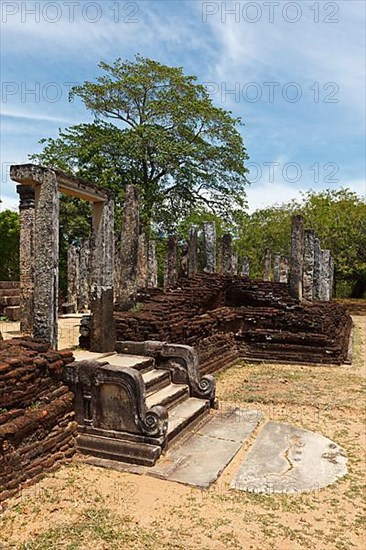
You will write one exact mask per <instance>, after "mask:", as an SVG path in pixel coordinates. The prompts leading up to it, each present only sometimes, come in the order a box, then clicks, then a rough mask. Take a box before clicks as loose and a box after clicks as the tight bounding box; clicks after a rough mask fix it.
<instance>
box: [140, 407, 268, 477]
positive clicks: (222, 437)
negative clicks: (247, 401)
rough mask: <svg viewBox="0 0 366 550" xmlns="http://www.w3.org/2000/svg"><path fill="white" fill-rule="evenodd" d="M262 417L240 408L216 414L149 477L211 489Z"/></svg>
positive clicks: (162, 460)
mask: <svg viewBox="0 0 366 550" xmlns="http://www.w3.org/2000/svg"><path fill="white" fill-rule="evenodd" d="M261 417H262V413H261V412H260V411H255V410H252V411H248V410H243V409H239V408H235V409H232V410H228V411H226V412H220V411H218V412H216V413H214V414H213V416H212V418H211V419H210V420H209V421H208V422H207V423H206V424H205V425H204V426H202V427H201V428H198V429H197V430H196V431H193V432H192V433H191V434H190V435H189V436H188V438H187V439H184V441H183V442H182V443H181V444H180V445H177V446H176V447H173V448H172V449H171V450H168V452H167V454H166V455H165V456H163V457H162V458H160V460H159V461H158V462H157V463H156V464H155V466H153V467H152V468H149V469H148V470H147V472H146V473H147V474H148V475H152V476H155V477H159V478H161V479H167V480H169V481H178V482H180V483H185V484H187V485H193V486H195V487H209V486H210V485H211V483H213V482H214V481H216V479H217V478H218V477H219V475H220V473H221V472H222V471H223V470H224V468H225V467H226V466H227V465H228V463H229V462H230V461H231V460H232V458H233V457H234V456H235V454H236V453H237V452H238V451H239V449H240V447H241V446H242V444H243V442H244V441H245V440H246V439H247V438H248V437H249V435H250V434H251V433H252V431H253V430H254V429H255V427H256V426H257V424H258V422H259V421H260V419H261Z"/></svg>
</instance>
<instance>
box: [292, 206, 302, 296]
mask: <svg viewBox="0 0 366 550" xmlns="http://www.w3.org/2000/svg"><path fill="white" fill-rule="evenodd" d="M303 258H304V219H303V217H302V216H300V215H295V216H293V218H292V227H291V256H290V280H289V282H290V292H291V296H292V297H293V298H296V299H297V300H300V301H301V300H302V297H303V291H302V274H303Z"/></svg>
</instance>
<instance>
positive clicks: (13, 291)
mask: <svg viewBox="0 0 366 550" xmlns="http://www.w3.org/2000/svg"><path fill="white" fill-rule="evenodd" d="M3 296H20V289H19V288H0V299H1V298H2V297H3Z"/></svg>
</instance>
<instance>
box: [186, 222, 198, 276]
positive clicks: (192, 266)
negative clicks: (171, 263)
mask: <svg viewBox="0 0 366 550" xmlns="http://www.w3.org/2000/svg"><path fill="white" fill-rule="evenodd" d="M197 233H198V231H197V226H196V225H193V226H192V227H191V229H190V230H189V241H188V277H194V276H195V275H196V273H197V244H198V243H197V241H198V234H197Z"/></svg>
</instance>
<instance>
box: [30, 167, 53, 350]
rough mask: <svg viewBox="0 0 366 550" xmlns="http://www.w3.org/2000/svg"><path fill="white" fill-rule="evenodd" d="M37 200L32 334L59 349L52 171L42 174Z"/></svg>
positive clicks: (37, 190)
mask: <svg viewBox="0 0 366 550" xmlns="http://www.w3.org/2000/svg"><path fill="white" fill-rule="evenodd" d="M38 183H39V184H38ZM35 198H36V213H35V214H36V215H35V239H34V281H35V288H34V312H35V315H34V331H33V333H34V336H35V337H36V338H41V339H42V340H44V341H45V342H48V343H49V344H50V346H51V347H52V348H54V349H57V336H58V330H57V329H58V325H57V319H58V260H59V196H58V184H57V178H56V174H55V172H54V171H53V170H45V171H44V172H43V173H42V176H41V181H39V182H38V181H37V185H36V187H35Z"/></svg>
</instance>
